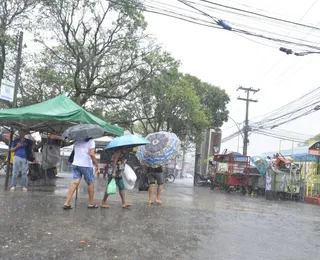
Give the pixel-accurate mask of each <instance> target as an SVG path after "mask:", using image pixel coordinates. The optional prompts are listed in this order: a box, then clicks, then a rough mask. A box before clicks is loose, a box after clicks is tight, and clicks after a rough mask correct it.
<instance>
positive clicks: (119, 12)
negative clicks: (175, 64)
mask: <svg viewBox="0 0 320 260" xmlns="http://www.w3.org/2000/svg"><path fill="white" fill-rule="evenodd" d="M44 3H45V4H44V6H43V9H42V10H41V11H42V13H43V14H42V15H41V17H40V18H39V24H40V25H41V26H40V27H39V28H38V33H37V34H36V35H35V37H36V40H37V42H39V43H41V44H42V46H43V47H44V51H43V53H42V57H43V59H42V61H41V66H42V67H45V68H47V70H48V71H49V70H50V71H51V75H56V76H57V77H59V79H60V80H62V82H64V83H65V82H66V81H68V80H67V79H72V85H71V86H70V85H68V87H67V88H64V91H65V93H67V95H69V96H70V97H71V98H73V99H74V100H75V101H76V102H77V103H78V104H80V105H85V104H86V103H87V102H88V101H93V100H96V99H99V100H101V99H103V100H106V99H123V98H126V97H127V96H128V95H130V94H132V93H133V92H134V91H135V90H136V89H137V88H139V87H140V86H141V84H143V82H145V81H147V80H148V79H149V78H151V77H152V76H153V75H154V74H155V73H157V70H158V68H157V66H158V64H159V59H158V56H156V55H155V53H157V51H158V50H157V48H158V47H157V46H155V45H153V44H152V43H150V42H151V41H150V38H149V37H148V35H146V34H145V27H146V22H145V21H144V18H143V16H142V6H141V4H140V3H139V2H138V1H133V0H132V1H120V3H119V4H117V3H116V2H113V1H102V0H59V1H58V0H52V1H45V2H44ZM44 31H45V33H44ZM43 35H48V37H44V36H43ZM48 55H49V56H50V58H48V57H47V56H48ZM58 81H59V80H56V82H58ZM62 82H61V84H62Z"/></svg>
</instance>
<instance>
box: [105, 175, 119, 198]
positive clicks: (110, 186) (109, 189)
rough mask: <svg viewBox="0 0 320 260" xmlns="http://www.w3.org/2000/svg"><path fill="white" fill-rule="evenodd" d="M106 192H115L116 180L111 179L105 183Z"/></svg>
mask: <svg viewBox="0 0 320 260" xmlns="http://www.w3.org/2000/svg"><path fill="white" fill-rule="evenodd" d="M106 192H107V194H109V195H110V194H116V193H117V185H116V180H115V179H112V180H111V181H110V183H109V184H108V185H107V190H106Z"/></svg>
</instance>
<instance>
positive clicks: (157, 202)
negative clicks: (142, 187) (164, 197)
mask: <svg viewBox="0 0 320 260" xmlns="http://www.w3.org/2000/svg"><path fill="white" fill-rule="evenodd" d="M153 203H154V204H158V205H161V204H162V201H161V200H155V201H154V202H153Z"/></svg>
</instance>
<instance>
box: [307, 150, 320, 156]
mask: <svg viewBox="0 0 320 260" xmlns="http://www.w3.org/2000/svg"><path fill="white" fill-rule="evenodd" d="M309 154H311V155H317V156H320V150H313V149H309Z"/></svg>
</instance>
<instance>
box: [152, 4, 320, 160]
mask: <svg viewBox="0 0 320 260" xmlns="http://www.w3.org/2000/svg"><path fill="white" fill-rule="evenodd" d="M212 1H213V0H212ZM157 2H163V3H170V4H177V5H179V6H181V7H183V8H188V7H186V6H183V5H182V4H179V3H178V2H177V1H175V0H157ZM214 2H220V3H223V4H226V5H231V6H237V7H240V8H245V9H249V8H250V7H254V8H251V9H250V10H256V11H257V12H262V11H260V10H262V9H263V10H264V11H265V12H264V13H267V14H270V15H272V16H277V17H281V18H284V19H288V20H291V21H295V22H298V21H299V22H300V23H304V24H310V25H314V26H317V27H319V24H320V18H319V13H320V1H315V0H304V1H289V0H282V1H270V0H260V1H254V0H241V1H240V0H232V1H231V0H225V1H221V0H217V1H214ZM239 3H241V4H239ZM249 6H250V7H249ZM217 16H219V15H218V14H217ZM219 18H220V17H219ZM146 19H147V21H148V24H149V26H148V30H149V32H150V33H151V34H153V35H154V36H155V37H156V38H157V39H158V41H159V42H160V43H161V44H162V45H163V46H164V48H165V49H166V50H167V51H169V52H170V53H171V54H172V55H173V56H174V57H175V58H176V59H179V60H180V61H181V62H182V67H181V69H182V71H183V72H186V73H190V74H193V75H195V76H197V77H199V78H200V79H202V80H203V81H206V82H209V83H211V84H214V85H216V86H220V87H221V88H223V89H225V90H226V91H227V93H228V94H229V95H230V97H231V102H230V104H229V106H228V109H229V111H230V117H231V118H233V119H234V120H235V121H237V122H242V121H243V120H244V117H245V102H243V101H239V100H237V97H238V96H239V95H241V96H242V97H244V93H241V92H240V91H238V92H237V91H236V90H237V88H238V86H239V85H242V86H243V87H253V88H259V89H260V92H258V93H257V94H256V95H254V96H253V98H257V99H258V100H259V102H258V103H251V104H250V112H249V118H250V119H254V118H255V117H257V116H260V115H263V114H265V113H267V112H269V111H271V110H274V109H276V108H278V107H281V106H282V105H285V104H286V103H288V102H290V101H293V100H294V99H296V98H298V97H299V96H301V95H302V94H305V93H307V92H308V91H310V90H312V89H314V88H316V87H318V86H319V85H320V81H319V76H320V74H319V72H318V71H319V67H320V55H309V56H304V57H296V56H293V55H286V54H284V53H282V52H280V51H279V50H278V48H279V47H280V46H281V44H279V45H277V46H276V47H274V48H271V47H268V46H265V45H261V44H258V43H256V42H253V41H250V40H248V39H245V38H243V37H241V36H239V35H237V34H235V33H233V32H229V31H226V30H217V29H212V28H206V27H203V26H199V25H193V24H190V23H187V22H183V21H179V20H176V19H172V18H168V17H165V16H159V15H155V14H150V13H147V14H146ZM221 19H224V17H221ZM251 26H253V27H255V24H251ZM257 26H259V27H260V28H262V27H263V25H261V24H259V25H257ZM261 26H262V27H261ZM296 30H298V29H297V28H296V27H295V26H293V25H292V31H290V32H289V33H288V36H289V35H290V36H291V37H294V36H295V37H297V38H304V39H307V40H309V39H310V41H311V40H312V41H313V42H315V43H317V44H320V32H319V31H314V30H309V29H303V28H302V29H301V28H300V29H299V30H300V33H298V32H296ZM281 32H282V33H283V31H281ZM253 39H255V38H253ZM265 43H268V42H265ZM314 45H316V44H314ZM319 113H320V112H316V113H313V114H311V115H309V116H306V117H303V118H301V119H298V120H297V121H294V122H291V123H289V124H286V125H283V126H282V127H281V129H285V130H290V131H294V132H299V133H303V134H308V135H315V134H317V133H320V124H319V117H320V114H319ZM234 125H235V124H234V123H233V122H232V121H231V120H230V121H229V122H228V123H226V124H225V125H224V126H223V127H222V129H226V128H227V129H226V130H225V131H223V136H228V135H229V134H231V133H233V132H235V131H236V130H237V128H236V127H234ZM230 127H231V128H230ZM237 142H238V138H235V139H233V140H231V141H229V142H226V143H223V146H222V148H228V149H230V150H233V151H236V150H237ZM279 143H280V141H279V139H275V138H270V137H266V136H262V135H257V134H252V135H251V136H250V145H249V149H248V151H249V154H250V155H257V154H260V153H263V152H267V151H276V150H278V149H279ZM281 147H282V148H283V149H284V148H291V147H292V142H288V141H282V142H281ZM240 150H242V138H240Z"/></svg>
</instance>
